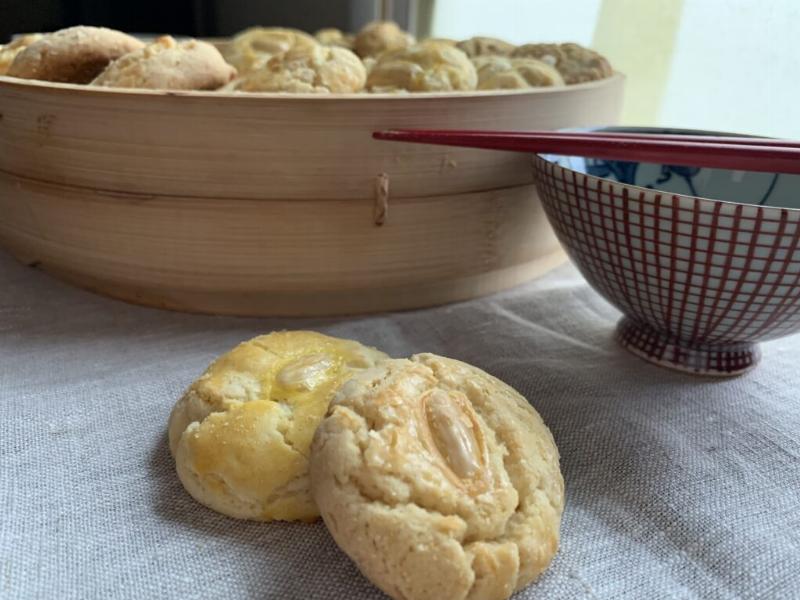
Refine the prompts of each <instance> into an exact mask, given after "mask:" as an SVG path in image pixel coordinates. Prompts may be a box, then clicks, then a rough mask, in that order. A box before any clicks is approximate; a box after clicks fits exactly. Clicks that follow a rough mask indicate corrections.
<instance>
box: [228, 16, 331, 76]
mask: <svg viewBox="0 0 800 600" xmlns="http://www.w3.org/2000/svg"><path fill="white" fill-rule="evenodd" d="M316 45H317V41H316V40H315V39H314V38H313V37H311V36H310V35H308V34H307V33H306V32H305V31H300V30H299V29H288V28H284V27H250V28H249V29H245V30H244V31H242V32H241V33H238V34H237V35H236V36H235V37H234V38H233V40H231V43H230V45H229V46H228V49H227V50H226V52H225V60H227V61H228V62H229V63H230V64H232V65H233V66H234V67H236V69H237V70H238V71H239V74H240V75H241V74H244V73H247V72H248V71H250V70H251V69H253V68H256V67H259V66H261V65H263V64H264V63H265V62H267V61H268V60H269V59H270V58H272V57H273V56H275V55H276V54H281V53H283V52H286V51H288V50H291V49H292V48H296V47H311V46H316Z"/></svg>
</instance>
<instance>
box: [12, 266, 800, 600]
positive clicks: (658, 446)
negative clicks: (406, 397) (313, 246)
mask: <svg viewBox="0 0 800 600" xmlns="http://www.w3.org/2000/svg"><path fill="white" fill-rule="evenodd" d="M617 317H618V314H617V312H616V311H615V310H614V309H613V308H611V307H610V306H609V305H608V304H606V303H605V302H604V301H603V300H602V299H601V298H600V297H599V296H597V295H596V294H595V293H594V292H593V291H592V290H591V289H589V288H588V287H587V286H586V284H585V283H584V282H583V280H582V279H581V278H580V276H579V275H578V274H577V272H576V271H575V270H574V269H573V268H572V267H569V266H565V267H562V268H560V269H558V270H556V271H554V272H553V273H551V274H550V275H548V276H546V277H545V278H543V279H541V280H539V281H538V282H535V283H531V284H528V285H524V286H521V287H518V288H515V289H513V290H511V291H508V292H506V293H503V294H499V295H494V296H490V297H487V298H484V299H481V300H476V301H472V302H465V303H460V304H455V305H451V306H446V307H440V308H434V309H428V310H421V311H411V312H404V313H397V314H385V315H375V316H366V317H359V318H352V319H348V320H323V319H314V320H273V319H237V318H227V317H226V318H220V317H207V316H199V315H186V314H179V313H173V312H167V311H161V310H155V309H148V308H142V307H137V306H132V305H128V304H124V303H122V302H118V301H114V300H108V299H105V298H102V297H100V296H96V295H93V294H90V293H88V292H84V291H81V290H78V289H74V288H72V287H69V286H67V285H65V284H62V283H60V282H58V281H56V280H54V279H52V278H51V277H49V276H48V275H46V274H44V273H41V272H39V271H37V270H34V269H30V268H27V267H24V266H21V265H19V264H18V263H16V262H14V261H13V260H12V259H11V258H10V257H9V256H8V255H7V254H5V253H2V252H0V506H2V514H1V516H0V597H1V598H3V599H4V600H5V599H9V600H10V599H25V600H28V599H33V598H59V599H64V600H66V599H73V598H74V599H94V598H97V599H107V598H131V599H133V598H136V599H149V598H153V599H156V598H158V599H173V598H175V599H191V598H223V597H224V598H229V599H244V598H280V599H293V598H298V599H301V598H321V599H332V600H344V599H351V598H352V599H365V600H366V599H378V598H382V597H383V596H382V595H381V594H380V593H379V592H378V591H377V590H376V589H375V588H374V587H373V586H371V585H370V584H369V583H368V582H367V581H366V580H365V579H364V578H363V577H362V576H361V575H360V574H359V573H358V571H357V570H356V568H355V567H354V566H353V565H352V564H351V563H350V561H349V560H348V559H347V557H346V556H345V555H344V554H343V553H342V552H340V551H339V550H338V549H337V547H336V546H335V544H334V543H333V541H332V540H331V538H330V536H329V535H328V534H327V532H326V530H325V528H324V526H323V525H322V523H319V522H318V523H316V524H312V525H308V524H302V523H266V524H265V523H253V522H244V521H236V520H233V519H230V518H226V517H223V516H221V515H219V514H216V513H214V512H212V511H211V510H209V509H207V508H205V507H203V506H201V505H200V504H198V503H196V502H195V501H194V500H192V499H191V498H190V497H189V495H188V494H187V493H186V492H184V490H183V488H182V487H181V484H180V483H179V481H178V479H177V477H176V476H175V473H174V469H173V464H172V459H171V458H170V455H169V449H168V447H167V440H166V422H167V417H168V415H169V411H170V409H171V407H172V404H173V403H174V401H175V399H176V398H177V397H178V396H179V395H180V394H181V393H182V391H183V390H184V388H185V387H186V386H187V385H188V384H189V383H190V382H191V381H192V380H193V379H194V378H196V377H197V376H198V375H199V374H200V373H201V372H202V371H203V369H205V367H206V366H207V365H208V363H209V362H210V361H211V360H212V359H213V358H214V357H215V356H217V355H219V354H220V353H222V352H224V351H226V350H228V349H229V348H231V347H232V346H234V345H235V344H236V343H237V342H239V341H241V340H243V339H247V338H250V337H253V336H254V335H256V334H259V333H263V332H267V331H270V330H273V329H277V328H296V327H303V328H314V329H317V330H319V331H322V332H324V333H327V334H329V335H334V336H340V337H353V338H355V339H357V340H359V341H361V342H363V343H365V344H369V345H373V346H377V347H379V348H381V349H383V350H385V351H386V352H388V353H389V354H391V355H393V356H398V357H399V356H406V355H409V354H412V353H415V352H423V351H429V352H435V353H437V354H443V355H449V356H452V357H454V358H457V359H460V360H464V361H467V362H470V363H473V364H475V365H476V366H478V367H480V368H482V369H484V370H486V371H488V372H489V373H491V374H493V375H495V376H497V377H499V378H501V379H503V380H504V381H506V382H507V383H509V384H511V385H512V386H514V387H515V388H517V389H518V390H519V391H520V392H522V393H523V394H524V395H526V396H527V397H528V398H529V399H530V401H531V402H533V404H534V405H535V406H536V409H537V410H538V411H539V412H540V413H541V415H542V417H543V418H544V420H545V422H546V423H547V424H548V425H549V427H550V428H551V430H552V432H553V434H554V436H555V439H556V442H557V444H558V446H559V449H560V451H561V465H562V470H563V473H564V478H565V481H566V496H567V506H566V510H565V513H564V520H563V527H562V532H561V533H562V546H561V551H560V553H559V555H558V556H557V557H556V560H555V562H554V564H553V566H552V567H551V568H550V570H549V571H548V572H547V573H545V575H544V576H543V577H542V579H541V580H540V581H539V582H538V583H536V584H534V585H532V586H530V587H528V588H526V589H525V590H524V591H522V592H521V593H519V594H518V595H517V596H515V599H523V598H525V599H531V600H533V599H544V598H547V599H554V598H555V599H560V598H568V599H583V598H585V599H601V598H602V599H605V598H633V599H643V598H647V599H654V598H665V599H666V598H715V599H716V598H748V599H749V598H765V599H766V598H770V599H772V598H780V599H784V598H798V597H800V591H799V590H800V369H798V367H797V361H798V355H800V336H798V337H795V338H788V339H784V340H779V341H776V342H772V343H769V344H766V345H765V346H764V347H763V349H764V360H763V363H762V364H761V366H759V367H758V368H757V369H756V370H755V371H753V372H752V373H750V374H748V375H746V376H743V377H740V378H737V379H731V380H708V379H697V378H693V377H690V376H687V375H681V374H678V373H672V372H669V371H665V370H661V369H659V368H657V367H653V366H650V365H648V364H646V363H644V362H642V361H640V360H638V359H636V358H633V357H632V356H630V355H628V354H627V353H625V352H624V351H623V350H621V349H619V348H618V347H617V346H616V345H615V343H614V342H613V340H612V337H611V335H612V330H613V326H614V323H615V321H616V319H617Z"/></svg>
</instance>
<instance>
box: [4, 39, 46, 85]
mask: <svg viewBox="0 0 800 600" xmlns="http://www.w3.org/2000/svg"><path fill="white" fill-rule="evenodd" d="M40 39H42V34H41V33H29V34H27V35H22V36H20V37H18V38H17V39H15V40H12V41H10V42H8V43H7V44H5V45H0V75H5V74H6V73H7V72H8V67H10V66H11V63H12V62H14V59H15V58H16V56H17V54H19V53H20V52H22V51H23V50H25V48H27V47H28V46H30V45H31V44H32V43H33V42H35V41H37V40H40Z"/></svg>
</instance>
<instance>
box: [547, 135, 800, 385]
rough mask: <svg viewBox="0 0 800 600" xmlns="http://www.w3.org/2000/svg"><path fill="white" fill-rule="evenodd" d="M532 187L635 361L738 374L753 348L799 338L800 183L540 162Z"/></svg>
mask: <svg viewBox="0 0 800 600" xmlns="http://www.w3.org/2000/svg"><path fill="white" fill-rule="evenodd" d="M613 130H614V131H631V132H662V133H687V134H701V133H702V134H707V133H709V132H701V131H687V130H665V129H643V128H613ZM534 180H535V182H536V185H537V187H538V189H539V194H540V197H541V198H542V201H543V203H544V207H545V211H546V213H547V216H548V218H549V220H550V223H551V224H552V226H553V228H554V229H555V231H556V234H557V236H558V238H559V240H560V241H561V243H562V244H563V246H564V247H565V248H566V250H567V252H568V253H569V255H570V257H571V259H572V261H573V262H574V263H575V264H576V265H577V267H578V268H579V269H580V271H581V272H582V273H583V275H584V277H586V279H587V281H588V282H589V283H590V284H591V285H592V287H594V289H595V290H597V291H598V292H599V293H600V294H602V295H603V296H604V297H605V298H606V299H607V300H608V301H609V302H611V303H612V304H613V305H614V306H616V307H617V308H618V309H619V310H620V311H622V313H623V315H624V316H623V318H622V319H621V321H620V323H619V325H618V327H617V339H618V340H619V342H620V343H621V344H622V345H623V346H624V347H625V348H627V349H628V350H630V351H631V352H633V353H634V354H637V355H638V356H641V357H642V358H645V359H646V360H649V361H650V362H653V363H656V364H659V365H662V366H666V367H670V368H673V369H678V370H682V371H688V372H692V373H698V374H706V375H736V374H739V373H742V372H745V371H747V370H748V369H750V368H752V367H753V366H755V365H756V364H757V362H758V360H759V359H760V351H759V348H758V346H757V343H758V342H762V341H766V340H771V339H776V338H779V337H783V336H786V335H791V334H793V333H796V332H798V331H800V231H798V227H799V226H800V210H798V207H800V177H797V176H790V175H783V174H772V173H750V172H743V171H726V170H722V169H700V168H686V167H677V166H671V165H654V164H646V163H631V162H621V161H606V160H602V161H601V160H595V159H590V158H579V157H555V156H536V157H535V158H534Z"/></svg>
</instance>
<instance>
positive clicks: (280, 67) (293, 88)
mask: <svg viewBox="0 0 800 600" xmlns="http://www.w3.org/2000/svg"><path fill="white" fill-rule="evenodd" d="M366 79H367V71H366V68H365V67H364V64H363V63H362V62H361V60H360V59H359V58H358V56H356V55H355V54H353V53H352V52H351V51H350V50H347V49H346V48H339V47H337V46H321V45H319V44H315V45H314V46H297V47H295V48H292V49H291V50H289V51H288V52H284V53H283V54H278V55H277V56H273V57H272V58H270V59H269V60H268V61H267V62H266V63H265V64H264V65H263V66H261V67H260V68H257V69H253V70H251V71H250V72H248V73H245V74H244V75H243V76H242V77H240V78H239V79H236V80H234V81H233V82H231V84H230V85H229V86H227V87H226V88H225V89H226V90H231V91H240V92H293V93H316V94H319V93H322V94H326V93H352V92H359V91H361V90H362V89H363V88H364V84H365V82H366Z"/></svg>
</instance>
